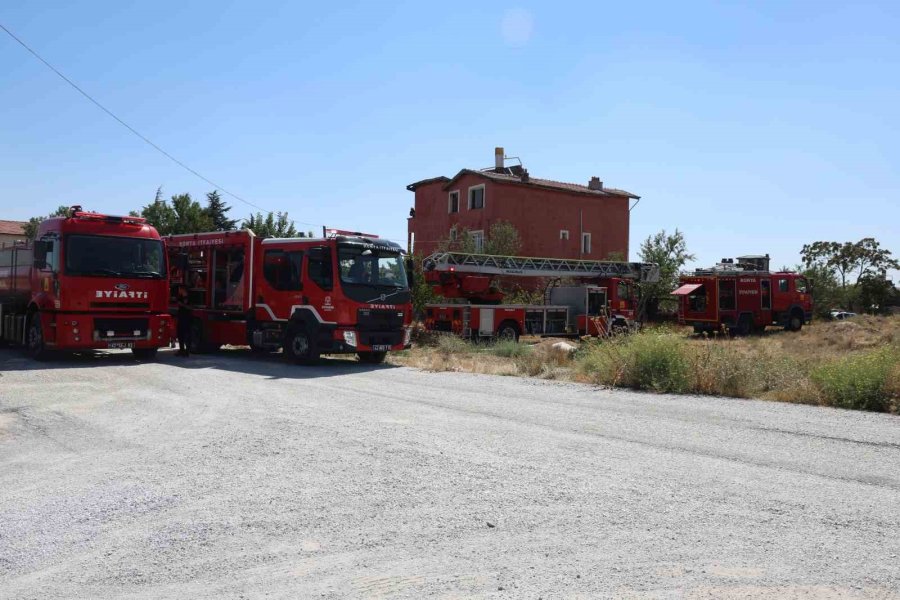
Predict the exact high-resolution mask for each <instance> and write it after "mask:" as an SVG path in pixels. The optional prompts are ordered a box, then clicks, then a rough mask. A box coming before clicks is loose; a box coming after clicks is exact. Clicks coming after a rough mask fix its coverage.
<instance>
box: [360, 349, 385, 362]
mask: <svg viewBox="0 0 900 600" xmlns="http://www.w3.org/2000/svg"><path fill="white" fill-rule="evenodd" d="M356 356H358V357H359V362H361V363H366V364H367V365H380V364H381V363H383V362H384V359H385V358H386V357H387V352H357V353H356Z"/></svg>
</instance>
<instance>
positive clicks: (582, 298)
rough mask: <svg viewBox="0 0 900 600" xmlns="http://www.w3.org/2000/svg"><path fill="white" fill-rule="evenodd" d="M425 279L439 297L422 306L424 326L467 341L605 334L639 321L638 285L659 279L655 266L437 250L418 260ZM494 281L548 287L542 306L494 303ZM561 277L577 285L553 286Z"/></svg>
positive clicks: (497, 293) (496, 294)
mask: <svg viewBox="0 0 900 600" xmlns="http://www.w3.org/2000/svg"><path fill="white" fill-rule="evenodd" d="M423 266H424V269H425V279H426V281H428V282H429V283H430V284H431V286H432V287H433V289H434V290H435V291H436V292H437V293H438V294H440V295H441V296H443V297H444V298H448V299H452V300H455V301H452V302H445V303H436V304H428V305H426V307H425V328H426V329H428V330H431V331H449V332H453V333H455V334H457V335H460V336H462V337H465V338H469V339H483V338H494V337H497V338H501V339H511V340H517V339H518V338H519V336H520V335H525V334H527V335H545V336H546V335H554V336H563V335H592V336H604V335H609V334H610V333H615V332H619V331H627V330H630V329H632V328H634V327H635V326H636V324H637V293H636V289H635V285H636V283H637V282H641V281H643V282H649V281H657V280H658V279H659V268H658V267H657V266H656V265H654V264H649V263H627V262H613V261H595V260H570V259H558V258H529V257H520V256H488V255H483V254H467V253H461V252H438V253H435V254H433V255H431V256H429V257H428V258H426V259H425V261H424V262H423ZM498 276H508V277H516V278H518V277H541V278H547V279H550V280H551V281H552V283H553V285H550V286H548V287H547V289H546V293H545V302H544V304H529V305H525V304H500V302H502V300H503V297H504V294H503V292H502V291H501V289H500V287H499V284H498V282H497V280H496V278H497V277H498ZM563 278H571V279H575V280H578V281H581V282H582V283H580V284H577V285H556V284H558V283H559V281H560V280H561V279H563Z"/></svg>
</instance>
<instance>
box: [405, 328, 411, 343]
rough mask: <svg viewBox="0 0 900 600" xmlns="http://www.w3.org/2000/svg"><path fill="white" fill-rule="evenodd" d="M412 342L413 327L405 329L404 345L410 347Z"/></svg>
mask: <svg viewBox="0 0 900 600" xmlns="http://www.w3.org/2000/svg"><path fill="white" fill-rule="evenodd" d="M410 341H412V327H404V328H403V345H404V346H409V343H410Z"/></svg>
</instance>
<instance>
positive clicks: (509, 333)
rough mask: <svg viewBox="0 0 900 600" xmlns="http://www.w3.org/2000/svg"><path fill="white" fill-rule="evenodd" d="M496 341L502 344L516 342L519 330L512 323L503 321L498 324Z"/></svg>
mask: <svg viewBox="0 0 900 600" xmlns="http://www.w3.org/2000/svg"><path fill="white" fill-rule="evenodd" d="M497 339H498V340H501V341H504V342H518V341H519V328H518V327H516V326H515V324H514V323H511V322H510V321H505V322H503V323H501V324H500V329H498V330H497Z"/></svg>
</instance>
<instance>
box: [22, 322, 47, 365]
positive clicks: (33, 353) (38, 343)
mask: <svg viewBox="0 0 900 600" xmlns="http://www.w3.org/2000/svg"><path fill="white" fill-rule="evenodd" d="M25 352H27V353H28V356H30V357H31V358H33V359H34V360H46V359H47V358H48V356H49V352H48V350H47V347H46V346H45V345H44V333H43V331H42V329H41V313H38V312H35V313H32V315H31V317H29V319H28V334H27V336H26V338H25Z"/></svg>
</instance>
